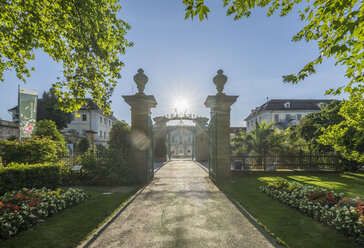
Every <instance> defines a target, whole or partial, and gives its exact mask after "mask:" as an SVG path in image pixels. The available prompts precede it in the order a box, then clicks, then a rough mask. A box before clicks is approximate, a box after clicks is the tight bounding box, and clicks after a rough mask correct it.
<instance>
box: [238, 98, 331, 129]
mask: <svg viewBox="0 0 364 248" xmlns="http://www.w3.org/2000/svg"><path fill="white" fill-rule="evenodd" d="M332 101H334V100H327V99H316V100H312V99H310V100H306V99H272V100H270V101H268V102H266V103H264V104H263V105H261V106H260V107H257V108H255V109H253V110H252V112H251V113H250V115H249V116H248V117H247V118H245V122H246V131H247V132H250V131H251V130H252V129H253V127H254V125H255V123H256V122H258V123H261V122H262V121H264V120H266V121H267V122H268V123H269V122H274V123H275V124H274V126H273V128H278V129H281V130H284V129H286V128H288V127H290V126H293V125H296V124H298V123H299V121H300V120H301V119H302V118H303V117H304V116H305V115H307V114H309V113H316V112H320V111H321V108H322V107H323V106H324V105H325V104H327V103H330V102H332Z"/></svg>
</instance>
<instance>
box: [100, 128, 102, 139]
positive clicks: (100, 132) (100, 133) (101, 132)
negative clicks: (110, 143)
mask: <svg viewBox="0 0 364 248" xmlns="http://www.w3.org/2000/svg"><path fill="white" fill-rule="evenodd" d="M100 138H102V131H101V130H100Z"/></svg>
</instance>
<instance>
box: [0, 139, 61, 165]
mask: <svg viewBox="0 0 364 248" xmlns="http://www.w3.org/2000/svg"><path fill="white" fill-rule="evenodd" d="M58 143H59V142H57V141H53V140H51V139H50V138H32V139H29V140H25V141H21V142H19V141H9V140H4V141H0V156H2V160H3V163H4V164H9V163H11V162H15V163H29V164H38V163H45V162H53V161H55V160H57V159H58V156H59V155H60V154H61V153H62V149H61V148H60V146H59V144H58Z"/></svg>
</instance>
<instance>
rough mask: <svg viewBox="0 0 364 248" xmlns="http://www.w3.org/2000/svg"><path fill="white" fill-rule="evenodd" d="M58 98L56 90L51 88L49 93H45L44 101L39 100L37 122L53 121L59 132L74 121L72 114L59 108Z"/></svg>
mask: <svg viewBox="0 0 364 248" xmlns="http://www.w3.org/2000/svg"><path fill="white" fill-rule="evenodd" d="M58 107H59V101H58V96H56V94H55V90H54V89H53V88H51V89H50V90H49V92H46V91H45V92H43V96H42V99H39V100H38V106H37V121H40V120H52V121H54V122H55V123H56V125H57V128H58V129H59V130H61V129H63V128H66V127H67V125H68V124H69V123H70V122H71V121H72V118H73V115H72V113H65V112H64V111H62V110H60V109H59V108H58Z"/></svg>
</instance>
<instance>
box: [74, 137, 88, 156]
mask: <svg viewBox="0 0 364 248" xmlns="http://www.w3.org/2000/svg"><path fill="white" fill-rule="evenodd" d="M89 147H90V142H88V139H87V138H82V139H81V140H80V141H79V142H78V144H77V152H79V153H85V152H87V150H88V149H89Z"/></svg>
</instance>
